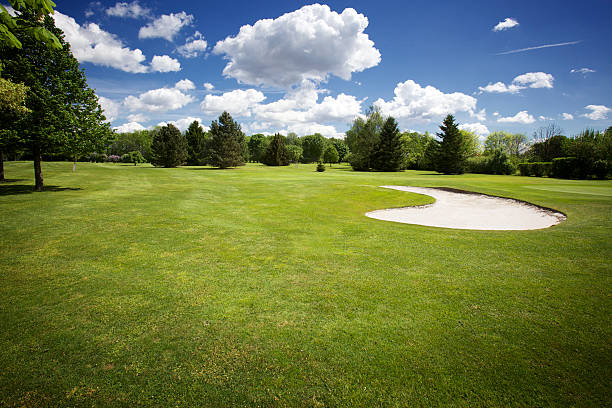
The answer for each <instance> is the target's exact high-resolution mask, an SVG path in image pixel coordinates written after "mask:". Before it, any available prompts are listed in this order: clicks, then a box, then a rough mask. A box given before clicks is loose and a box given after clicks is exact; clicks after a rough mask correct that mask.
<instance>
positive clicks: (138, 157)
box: [121, 150, 145, 166]
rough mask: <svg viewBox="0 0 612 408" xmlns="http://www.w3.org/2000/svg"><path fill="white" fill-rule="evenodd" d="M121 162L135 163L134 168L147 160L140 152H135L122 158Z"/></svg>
mask: <svg viewBox="0 0 612 408" xmlns="http://www.w3.org/2000/svg"><path fill="white" fill-rule="evenodd" d="M121 161H122V162H123V163H134V166H136V165H137V164H138V163H144V162H145V158H144V157H143V156H142V153H140V151H138V150H135V151H133V152H129V153H126V154H124V155H123V156H121Z"/></svg>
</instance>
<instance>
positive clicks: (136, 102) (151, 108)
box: [123, 80, 194, 112]
mask: <svg viewBox="0 0 612 408" xmlns="http://www.w3.org/2000/svg"><path fill="white" fill-rule="evenodd" d="M185 81H189V80H182V81H179V82H177V83H176V85H175V87H174V88H159V89H152V90H150V91H147V92H145V93H142V94H140V95H139V96H138V97H136V96H131V95H130V96H128V97H127V98H125V99H124V100H123V104H124V105H125V106H126V107H127V108H128V109H129V110H130V111H143V110H144V111H148V112H166V111H169V110H176V109H180V108H182V107H183V106H185V105H187V104H189V103H191V102H193V101H194V98H193V96H191V95H188V94H186V93H184V92H183V91H185V90H186V86H187V87H188V84H187V83H186V82H185ZM189 82H191V81H189ZM191 84H193V82H191Z"/></svg>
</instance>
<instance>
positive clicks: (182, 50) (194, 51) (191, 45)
mask: <svg viewBox="0 0 612 408" xmlns="http://www.w3.org/2000/svg"><path fill="white" fill-rule="evenodd" d="M207 47H208V43H207V42H206V40H204V36H202V33H200V32H199V31H196V32H195V34H194V35H193V36H191V37H189V38H187V41H186V42H185V44H183V45H181V46H180V47H178V48H177V49H176V50H177V51H178V53H179V54H181V55H182V56H183V57H185V58H195V57H197V56H198V55H200V54H202V53H203V52H204V51H206V48H207Z"/></svg>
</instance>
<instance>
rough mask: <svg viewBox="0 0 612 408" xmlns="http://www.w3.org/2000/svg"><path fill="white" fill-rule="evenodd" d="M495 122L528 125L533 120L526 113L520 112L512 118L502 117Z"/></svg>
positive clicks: (533, 119) (533, 120)
mask: <svg viewBox="0 0 612 408" xmlns="http://www.w3.org/2000/svg"><path fill="white" fill-rule="evenodd" d="M497 121H498V122H501V123H522V124H524V125H528V124H530V123H533V122H535V118H534V117H533V116H532V115H530V114H529V112H527V111H520V112H519V113H517V114H516V115H514V116H508V117H502V118H499V119H497Z"/></svg>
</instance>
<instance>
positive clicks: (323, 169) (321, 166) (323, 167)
mask: <svg viewBox="0 0 612 408" xmlns="http://www.w3.org/2000/svg"><path fill="white" fill-rule="evenodd" d="M317 171H321V172H323V171H325V165H324V164H323V163H321V162H319V163H318V164H317Z"/></svg>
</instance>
